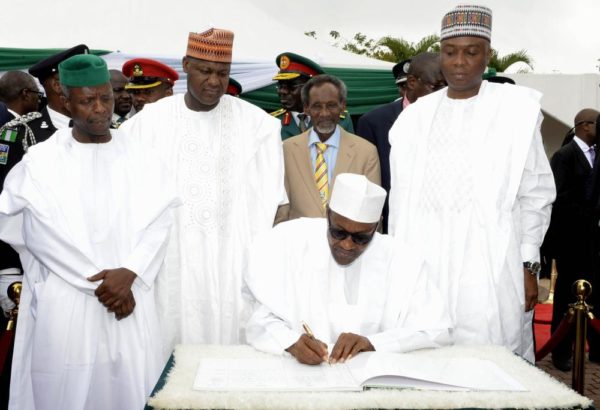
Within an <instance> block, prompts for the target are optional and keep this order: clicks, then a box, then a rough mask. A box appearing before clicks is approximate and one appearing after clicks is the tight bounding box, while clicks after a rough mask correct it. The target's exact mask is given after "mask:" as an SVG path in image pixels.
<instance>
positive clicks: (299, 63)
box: [273, 52, 325, 80]
mask: <svg viewBox="0 0 600 410" xmlns="http://www.w3.org/2000/svg"><path fill="white" fill-rule="evenodd" d="M275 62H276V63H277V67H279V72H278V73H277V75H275V77H273V80H293V79H294V78H298V77H300V76H301V75H304V76H306V77H312V76H315V75H319V74H325V71H323V69H322V68H321V66H319V65H318V64H317V63H315V62H314V61H312V60H310V59H308V58H306V57H302V56H301V55H298V54H294V53H289V52H286V53H282V54H279V55H278V56H277V58H276V59H275Z"/></svg>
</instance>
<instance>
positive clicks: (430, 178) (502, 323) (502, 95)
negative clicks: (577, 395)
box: [389, 81, 555, 360]
mask: <svg viewBox="0 0 600 410" xmlns="http://www.w3.org/2000/svg"><path fill="white" fill-rule="evenodd" d="M540 98H541V95H540V94H539V93H538V92H536V91H534V90H530V89H527V88H524V87H519V86H514V85H508V84H506V85H500V84H491V83H488V82H487V81H484V82H483V83H482V85H481V88H480V91H479V94H478V95H477V96H475V97H473V98H470V99H467V100H455V99H450V98H448V97H447V90H446V89H444V90H441V91H439V92H436V93H433V94H430V95H428V96H425V97H422V98H420V99H419V100H418V101H417V102H416V103H415V104H411V106H410V107H409V108H408V109H406V110H405V111H404V112H403V113H402V115H401V116H400V117H398V119H397V120H396V122H395V123H394V125H393V127H392V129H391V130H390V143H391V144H392V150H391V156H390V165H391V176H392V180H391V182H392V185H391V192H390V219H389V220H390V233H391V234H393V235H395V236H397V237H398V238H400V239H402V240H404V241H406V242H407V243H409V244H411V245H412V246H415V247H417V248H418V249H419V250H420V251H421V252H422V253H423V255H425V260H426V261H427V263H428V264H430V265H431V267H432V269H431V271H432V273H433V274H434V275H435V276H434V280H435V282H436V284H437V285H438V287H439V289H440V290H441V291H442V292H443V293H444V295H445V299H446V303H447V307H448V310H449V313H450V317H451V320H452V324H453V338H454V342H455V343H458V344H468V343H473V344H475V343H492V344H498V345H503V346H506V347H507V348H509V349H511V350H513V351H514V352H516V353H517V354H519V355H521V356H523V357H525V358H527V359H528V360H533V355H534V352H533V334H532V328H531V325H532V324H531V320H532V315H533V312H528V313H525V295H524V276H523V275H524V273H523V262H524V261H539V247H540V246H541V243H542V240H543V238H544V234H545V232H546V229H547V228H548V224H549V220H550V211H551V204H552V202H553V200H554V197H555V187H554V179H553V177H552V171H551V169H550V166H549V163H548V159H547V157H546V154H545V153H544V149H543V145H542V139H541V134H540V126H541V121H542V116H541V112H540V105H539V100H540Z"/></svg>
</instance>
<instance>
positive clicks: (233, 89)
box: [225, 77, 242, 97]
mask: <svg viewBox="0 0 600 410" xmlns="http://www.w3.org/2000/svg"><path fill="white" fill-rule="evenodd" d="M225 92H226V93H227V94H229V95H231V96H233V97H237V96H239V95H240V94H241V93H242V85H241V84H240V83H239V82H237V81H236V80H235V79H234V78H233V77H229V84H228V85H227V91H225Z"/></svg>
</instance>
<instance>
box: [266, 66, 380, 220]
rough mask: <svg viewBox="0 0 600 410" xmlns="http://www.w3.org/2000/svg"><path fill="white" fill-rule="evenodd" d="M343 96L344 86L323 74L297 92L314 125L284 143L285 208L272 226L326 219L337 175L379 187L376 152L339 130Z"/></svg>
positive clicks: (344, 102)
mask: <svg viewBox="0 0 600 410" xmlns="http://www.w3.org/2000/svg"><path fill="white" fill-rule="evenodd" d="M346 96H347V91H346V85H345V84H344V83H343V82H342V81H341V80H340V79H338V78H337V77H334V76H331V75H328V74H321V75H318V76H315V77H313V78H311V79H310V80H309V81H308V82H307V83H306V85H305V86H304V88H302V101H303V104H304V112H305V113H307V114H309V115H310V117H311V118H312V123H313V125H312V127H311V128H309V129H308V130H307V131H305V132H303V133H302V134H300V135H297V136H295V137H292V138H289V139H287V140H285V141H284V142H283V155H284V162H285V188H286V191H287V195H288V199H289V204H285V205H283V206H281V207H280V208H279V210H278V212H277V218H276V223H279V222H282V221H287V220H290V219H295V218H300V217H303V216H305V217H325V215H326V209H327V203H328V202H329V192H330V191H331V189H332V188H333V184H334V182H335V178H336V176H337V175H338V174H341V173H344V172H351V173H355V174H362V175H365V176H366V177H367V178H368V179H369V180H370V181H372V182H374V183H376V184H377V185H381V174H380V169H379V157H378V155H377V149H376V148H375V146H374V145H373V144H371V143H370V142H368V141H367V140H365V139H363V138H361V137H359V136H356V135H354V134H350V133H349V132H347V131H345V130H344V129H342V127H340V126H339V125H338V118H339V115H340V113H341V112H342V111H343V110H344V108H345V105H346Z"/></svg>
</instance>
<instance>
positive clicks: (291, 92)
mask: <svg viewBox="0 0 600 410" xmlns="http://www.w3.org/2000/svg"><path fill="white" fill-rule="evenodd" d="M275 62H276V63H277V66H278V67H279V72H278V73H277V75H276V76H275V77H273V80H275V81H277V95H279V100H280V102H281V106H282V108H281V109H279V110H277V111H274V112H272V113H271V115H272V116H274V117H275V118H278V119H279V120H281V139H283V140H285V139H287V138H289V137H293V136H294V135H298V134H301V133H303V132H304V131H306V130H307V129H308V128H310V127H311V126H312V123H311V121H310V117H309V116H308V115H306V114H304V113H303V106H302V98H301V97H300V90H301V89H302V86H303V85H304V84H306V82H307V81H308V80H309V79H310V78H311V77H313V76H315V75H318V74H324V73H325V71H323V69H322V68H321V67H320V66H319V65H318V64H317V63H315V62H314V61H312V60H309V59H308V58H306V57H302V56H300V55H298V54H294V53H289V52H285V53H282V54H279V55H278V56H277V58H276V59H275ZM339 125H340V126H341V127H342V128H344V129H345V130H346V131H348V132H350V133H353V132H354V128H353V126H352V118H350V114H349V113H348V111H346V110H344V111H343V112H342V113H341V114H340V121H339Z"/></svg>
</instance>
